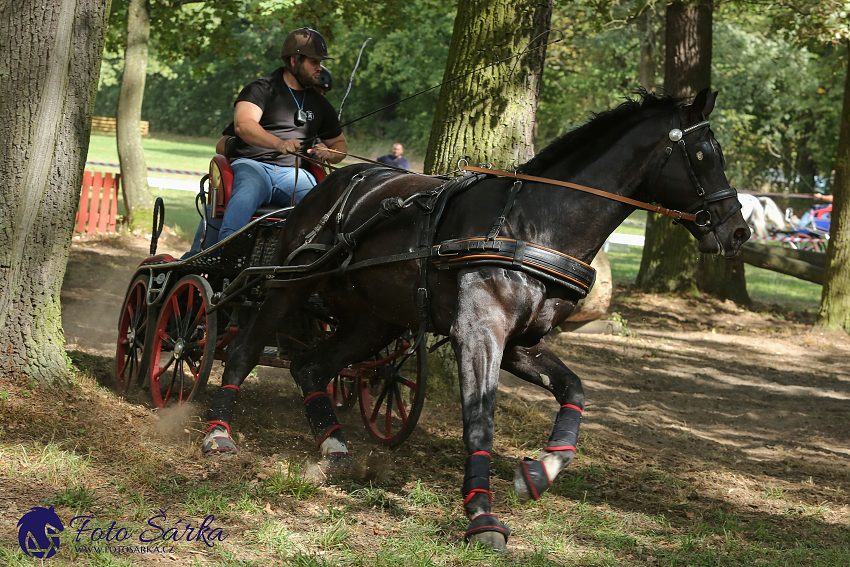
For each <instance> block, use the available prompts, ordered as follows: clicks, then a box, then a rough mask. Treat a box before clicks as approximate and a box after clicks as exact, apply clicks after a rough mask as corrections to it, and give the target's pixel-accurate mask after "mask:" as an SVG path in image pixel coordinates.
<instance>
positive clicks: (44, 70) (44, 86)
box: [0, 0, 109, 384]
mask: <svg viewBox="0 0 850 567" xmlns="http://www.w3.org/2000/svg"><path fill="white" fill-rule="evenodd" d="M108 15H109V0H56V1H54V2H35V1H33V0H21V1H18V2H14V3H12V2H3V3H2V4H0V53H2V54H3V57H2V59H0V69H2V70H0V75H2V76H3V80H2V81H0V179H2V180H3V182H2V184H1V185H0V376H2V377H5V378H7V379H9V378H12V377H15V376H21V375H23V376H26V377H29V378H30V379H34V380H37V381H39V382H41V383H45V384H54V383H61V382H63V381H64V380H65V379H67V377H68V376H69V371H68V359H67V357H66V355H65V350H64V343H65V340H64V337H63V335H62V320H61V309H60V303H59V292H60V289H61V287H62V280H63V278H64V276H65V266H66V264H67V260H68V251H69V249H70V246H71V236H72V234H73V230H74V214H75V213H76V210H77V206H78V201H79V198H80V187H81V184H82V178H83V170H84V168H85V160H86V153H87V150H88V142H89V134H90V132H91V114H92V109H93V107H94V97H95V94H96V93H97V83H98V75H99V73H100V59H101V55H102V51H103V39H104V32H105V30H106V21H107V17H108Z"/></svg>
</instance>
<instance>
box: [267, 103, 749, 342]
mask: <svg viewBox="0 0 850 567" xmlns="http://www.w3.org/2000/svg"><path fill="white" fill-rule="evenodd" d="M680 120H681V118H680V113H677V114H676V115H675V116H674V117H673V119H672V128H671V130H670V132H669V133H668V138H669V139H670V141H671V142H673V144H674V145H678V146H679V148H680V150H681V152H682V155H683V157H684V160H685V165H686V169H687V171H688V175H689V178H690V179H691V182H692V184H693V185H694V188H695V189H696V193H697V195H698V196H699V197H700V198H699V199H698V200H697V201H696V202H695V203H694V204H693V205H691V206H690V207H689V208H688V209H687V210H685V211H677V210H672V209H667V208H664V207H661V206H657V205H651V204H648V203H644V202H641V201H637V200H635V199H631V198H628V197H623V196H621V195H615V194H613V193H608V192H606V191H601V190H598V189H593V188H591V187H585V186H583V185H578V184H576V183H570V182H566V181H558V180H554V179H546V178H542V177H535V176H531V175H525V174H520V173H517V172H514V173H510V172H505V171H497V170H491V169H485V168H480V167H471V166H468V165H467V166H465V167H461V168H460V170H462V171H464V172H465V173H464V174H463V175H461V176H460V177H456V178H453V179H450V180H448V181H446V182H445V183H443V184H442V185H440V186H439V187H437V188H436V189H433V190H430V191H424V192H421V193H416V194H414V195H412V196H411V197H409V198H408V199H407V200H406V201H404V203H403V204H402V203H401V202H400V199H398V198H396V199H395V200H393V199H386V200H385V202H384V203H382V207H381V208H382V210H383V211H384V213H382V214H381V215H380V216H382V217H383V218H390V217H391V216H394V215H395V214H396V213H398V212H399V211H400V210H401V209H402V208H404V207H405V206H406V205H407V204H413V205H415V206H416V207H417V208H419V209H420V211H421V214H420V215H419V221H418V230H417V249H416V250H414V251H411V252H404V253H400V254H394V255H390V256H382V257H378V258H370V259H367V260H361V261H359V262H354V263H352V262H351V260H352V257H353V254H354V247H355V245H356V239H355V238H353V235H354V234H355V233H357V235H358V236H359V235H361V234H362V233H363V232H364V231H363V230H362V229H364V228H366V227H365V226H363V227H360V228H359V229H357V230H355V231H352V232H350V233H342V232H340V229H341V226H342V224H343V223H342V221H343V211H344V209H345V203H346V202H347V201H348V198H349V196H350V195H351V193H352V191H353V189H354V187H355V186H356V185H357V184H359V183H360V182H361V181H363V179H364V178H365V177H367V176H368V175H369V173H370V171H365V172H362V173H360V174H358V175H355V176H354V177H353V178H352V179H351V181H350V182H349V185H348V187H347V188H346V190H345V191H344V192H343V193H342V195H340V197H339V199H338V200H337V202H336V203H335V204H334V206H333V207H332V208H331V210H330V211H328V213H327V214H326V215H325V216H324V217H323V218H322V220H321V221H320V222H319V224H318V225H317V226H316V227H315V229H314V230H313V231H311V232H310V234H309V235H308V237H307V238H306V241H305V242H304V244H303V245H301V246H300V247H298V248H297V249H296V250H295V251H294V252H293V253H292V254H290V255H289V257H288V258H287V259H286V261H285V262H284V266H287V265H289V263H290V262H291V261H292V260H293V259H294V257H295V256H296V255H297V254H298V253H300V252H302V251H305V250H315V251H324V252H325V253H326V254H325V256H324V257H323V260H321V261H318V262H317V264H318V263H324V259H326V258H327V257H328V256H329V255H331V254H333V253H334V252H336V251H338V250H342V249H344V250H346V251H347V252H348V255H347V258H346V259H345V260H344V261H343V262H342V263H341V264H340V266H339V267H338V268H336V269H334V270H331V271H328V272H321V273H311V274H307V275H303V276H300V277H294V278H287V279H283V280H272V281H268V282H266V283H265V285H266V286H270V287H278V286H285V285H288V284H291V283H294V282H296V281H304V280H307V279H314V278H318V277H323V276H327V275H343V274H345V273H346V272H351V271H354V270H359V269H363V268H367V267H371V266H377V265H382V264H389V263H395V262H402V261H408V260H417V261H418V266H419V287H418V288H417V290H416V294H415V302H416V310H417V316H418V318H419V330H418V332H417V334H416V339H415V340H414V342H413V344H412V345H411V346H410V349H409V350H408V352H411V353H412V352H413V351H414V350H415V349H416V347H417V346H418V345H419V344H420V343H421V341H422V339H423V338H424V336H425V332H426V330H427V328H428V326H429V324H430V298H429V295H430V294H429V291H428V262H429V261H430V262H431V263H433V264H434V265H435V266H436V267H437V269H439V270H448V269H451V268H459V267H466V266H479V265H484V266H494V265H495V266H503V267H505V268H507V269H513V270H519V271H522V272H525V273H527V274H529V275H531V276H532V277H534V278H537V279H540V280H543V281H544V282H546V283H548V284H551V285H558V286H562V287H565V288H566V289H568V290H570V291H571V292H573V293H575V294H576V295H577V297H578V298H579V299H581V298H584V297H585V296H587V294H588V293H589V291H590V289H591V288H592V287H593V284H594V282H595V279H596V271H595V270H594V269H593V268H592V267H591V266H589V265H588V264H586V263H585V262H582V261H580V260H578V259H576V258H573V257H571V256H568V255H567V254H564V253H562V252H559V251H557V250H551V249H549V248H546V247H544V246H541V245H539V244H535V243H533V242H526V241H523V240H516V239H512V238H500V237H499V236H498V234H499V232H500V231H501V228H502V225H503V224H504V222H505V219H506V218H507V216H508V214H509V213H510V211H511V209H512V207H513V204H514V201H515V200H516V197H517V195H518V194H519V192H520V191H521V189H522V180H524V181H534V182H539V183H545V184H549V185H557V186H561V187H569V188H572V189H577V190H579V191H583V192H586V193H591V194H594V195H599V196H601V197H605V198H607V199H612V200H616V201H620V202H623V203H626V204H629V205H632V206H634V207H637V208H641V209H645V210H648V211H652V212H655V213H658V214H662V215H666V216H669V217H671V218H673V219H674V223H675V222H678V221H681V220H688V221H693V222H694V223H695V224H697V226H700V227H705V226H709V225H712V228H711V230H716V229H717V227H719V226H720V225H722V224H723V223H725V222H726V221H727V220H729V219H730V218H731V217H732V215H734V214H735V213H736V212H737V211H739V210H740V209H741V204H740V203H736V205H735V206H733V207H732V209H731V210H730V211H729V212H727V213H726V214H725V215H724V216H723V218H721V219H720V221H719V222H717V223H712V217H711V212H710V211H708V204H710V203H713V202H717V201H721V200H724V199H731V198H736V197H737V191H736V190H735V189H734V188H732V187H729V188H726V189H721V190H719V191H716V192H714V193H711V194H708V195H706V193H705V190H704V189H703V187H702V186H701V185H700V183H699V180H698V178H697V174H696V172H695V171H694V166H693V162H692V160H691V156H690V154H689V152H688V148H687V146H686V143H685V137H686V136H688V135H690V134H693V133H696V132H700V131H702V137H701V138H700V140H699V141H698V142H697V143H696V144H695V145H696V146H697V147H699V148H701V149H699V150H698V151H697V152H696V154H695V155H696V158H697V160H699V161H703V160H705V159H707V158H708V157H711V158H712V159H714V160H720V162H722V154H721V153H720V151H719V148H718V147H716V141H715V140H714V136H713V134H712V133H711V130H710V129H708V130H707V131H703V129H707V128H708V127H709V123H708V121H707V120H704V121H702V122H700V123H698V124H695V125H693V126H690V127H688V128H686V129H685V130H684V131H683V130H681V129H680V128H679V124H680ZM706 138H707V140H706ZM703 150H705V152H703ZM709 152H710V153H711V155H710V156H709V155H708V153H709ZM672 153H673V146H672V145H668V146H667V147H665V149H664V152H663V154H662V156H661V159H660V160H659V162H658V165H657V166H656V168H655V171H654V172H653V175H652V178H651V180H650V190H652V189H653V188H654V186H655V183H656V181H657V180H658V177H659V175H660V173H661V170H662V169H663V168H664V166H665V165H666V163H667V161H668V159H669V157H670V156H671V155H672ZM371 171H375V170H371ZM492 176H499V177H508V178H510V177H513V178H514V184H513V186H512V187H511V191H510V194H509V196H508V200H507V203H506V204H505V207H504V210H503V211H502V214H501V215H500V216H499V217H498V218H497V219H496V220H495V221H494V224H493V226H492V228H491V229H490V231H489V232H488V233H487V234H486V235H485V236H480V237H472V238H459V239H453V240H447V241H444V242H441V243H439V244H435V243H434V239H435V237H436V232H437V228H438V226H439V223H440V219H441V217H442V214H443V212H444V211H445V207H446V203H447V202H448V200H449V199H450V198H451V197H452V196H454V195H456V194H457V193H459V192H461V191H464V190H466V189H468V188H469V187H471V186H472V185H474V184H475V183H477V182H479V181H481V180H483V179H485V178H487V177H492ZM389 201H393V203H389ZM337 209H338V211H337V218H336V221H337V222H336V238H335V240H336V244H335V245H334V246H328V245H320V244H312V240H313V238H315V236H316V235H317V234H318V232H319V231H321V229H322V228H323V227H324V225H325V223H327V221H328V220H330V217H331V215H333V213H334V211H335V210H337ZM694 211H696V212H694ZM701 215H702V216H701ZM377 216H378V215H376V218H377ZM309 269H310V267H309V266H301V267H299V269H298V271H299V272H302V273H303V272H304V271H309ZM283 270H286V268H285V267H284V268H283ZM276 273H277V272H276Z"/></svg>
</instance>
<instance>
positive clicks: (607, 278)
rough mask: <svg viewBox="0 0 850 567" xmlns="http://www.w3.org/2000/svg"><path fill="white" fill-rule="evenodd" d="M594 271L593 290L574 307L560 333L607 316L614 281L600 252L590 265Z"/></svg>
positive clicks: (604, 257) (608, 265)
mask: <svg viewBox="0 0 850 567" xmlns="http://www.w3.org/2000/svg"><path fill="white" fill-rule="evenodd" d="M590 265H591V266H593V269H595V270H596V283H594V284H593V289H591V290H590V293H588V294H587V297H585V298H584V299H582V300H581V301H579V302H578V305H576V309H575V311H573V313H572V315H570V317H569V318H568V319H567V320H566V321H565V322H564V323H563V324H562V325H561V331H573V330H575V329H577V328H578V327H581V326H582V325H584V324H585V323H586V322H587V321H594V320H596V319H601V318H602V317H605V315H607V314H608V307H609V306H610V305H611V296H612V295H613V293H614V280H613V278H612V277H611V263H610V262H609V261H608V256H607V255H606V254H605V252H603V251H602V250H600V251H599V254H597V255H596V257H595V258H594V259H593V262H591V263H590Z"/></svg>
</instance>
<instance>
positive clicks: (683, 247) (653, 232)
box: [635, 0, 749, 303]
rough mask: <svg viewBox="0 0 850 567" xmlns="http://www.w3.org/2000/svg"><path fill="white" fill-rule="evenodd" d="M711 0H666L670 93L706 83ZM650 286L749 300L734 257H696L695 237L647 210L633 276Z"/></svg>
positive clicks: (666, 66) (652, 289) (693, 90)
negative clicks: (688, 0)
mask: <svg viewBox="0 0 850 567" xmlns="http://www.w3.org/2000/svg"><path fill="white" fill-rule="evenodd" d="M712 11H713V3H712V1H711V0H699V1H698V2H696V3H686V2H683V1H681V0H676V1H674V2H672V3H670V4H668V5H667V12H666V26H667V29H666V35H665V58H664V88H665V90H666V91H667V92H669V93H672V94H674V95H676V96H681V97H691V96H694V95H695V94H696V93H697V92H698V91H700V90H702V89H704V88H706V87H708V86H710V85H711V49H712ZM635 283H636V285H637V286H638V287H639V288H640V289H642V290H644V291H650V292H668V291H680V292H685V293H692V294H696V293H697V292H698V290H702V291H705V292H707V293H711V294H713V295H717V296H720V297H722V298H724V299H727V298H728V299H732V300H734V301H736V302H744V303H746V302H749V296H748V295H747V290H746V280H745V279H744V264H743V262H741V261H740V260H739V259H733V260H731V261H730V260H726V259H719V260H718V259H716V258H702V259H701V258H700V253H699V251H698V250H697V243H696V240H694V238H693V237H692V236H691V235H690V234H689V233H688V232H687V231H685V230H683V229H682V228H681V227H678V226H674V225H672V224H671V223H670V221H669V219H666V218H665V217H661V216H659V215H656V214H650V215H649V218H648V222H647V227H646V245H645V246H644V249H643V257H642V258H641V265H640V269H639V271H638V275H637V278H636V281H635Z"/></svg>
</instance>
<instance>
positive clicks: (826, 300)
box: [815, 42, 850, 333]
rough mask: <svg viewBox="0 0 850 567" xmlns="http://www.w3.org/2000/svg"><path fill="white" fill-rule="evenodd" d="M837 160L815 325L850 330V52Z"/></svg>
mask: <svg viewBox="0 0 850 567" xmlns="http://www.w3.org/2000/svg"><path fill="white" fill-rule="evenodd" d="M848 48H850V42H848ZM836 162H837V163H836V167H835V184H834V185H833V189H832V194H833V202H832V216H831V220H830V227H829V246H828V247H827V252H826V272H825V274H824V282H823V296H822V298H821V304H820V309H819V310H818V318H817V322H816V323H815V326H816V327H818V328H821V329H829V330H833V329H843V330H844V331H845V332H847V333H850V51H848V54H847V78H846V79H845V81H844V109H843V110H842V112H841V129H840V132H839V135H838V159H837V160H836Z"/></svg>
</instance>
